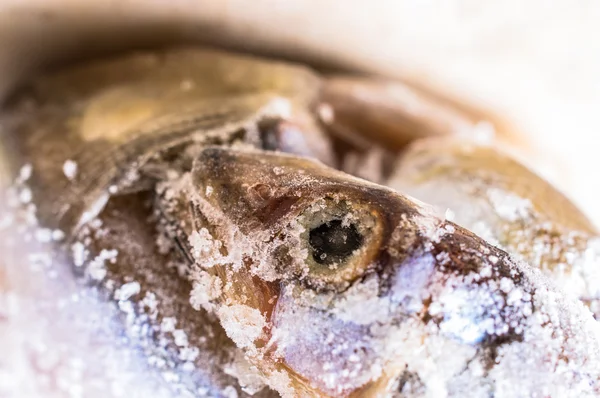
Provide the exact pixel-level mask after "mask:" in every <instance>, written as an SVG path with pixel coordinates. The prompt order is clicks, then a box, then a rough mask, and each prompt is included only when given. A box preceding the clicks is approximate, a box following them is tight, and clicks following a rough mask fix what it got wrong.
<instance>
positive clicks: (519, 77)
mask: <svg viewBox="0 0 600 398" xmlns="http://www.w3.org/2000/svg"><path fill="white" fill-rule="evenodd" d="M598 20H600V3H598V2H595V1H587V0H577V1H571V0H556V1H553V2H546V1H543V0H529V1H527V2H523V1H520V0H507V1H503V2H492V1H477V0H454V1H440V0H424V1H418V2H415V1H409V0H406V1H405V0H379V1H374V2H368V3H366V2H363V1H335V0H279V1H278V0H258V1H252V2H248V1H241V0H233V1H232V0H203V1H196V0H170V1H168V2H165V1H157V0H150V1H148V0H120V1H101V2H100V1H97V2H87V1H86V2H83V1H79V0H27V1H25V0H3V1H2V2H0V95H2V94H5V93H6V92H7V90H9V88H10V87H12V86H13V85H14V84H15V82H17V81H18V80H19V79H20V78H22V77H23V76H26V75H27V74H29V73H31V72H32V71H34V70H36V69H38V68H41V67H44V66H47V65H52V64H55V63H57V62H61V61H64V60H67V59H73V58H81V57H85V56H91V55H94V54H97V53H107V52H113V51H117V50H122V49H126V48H132V47H148V46H155V45H160V44H168V43H174V42H176V43H181V42H186V43H190V42H204V43H206V42H208V43H212V44H218V45H226V46H228V47H233V48H237V49H242V50H247V51H253V52H259V53H266V54H275V55H278V56H282V57H286V58H291V59H294V60H300V61H308V62H311V63H313V64H316V65H319V66H327V67H334V68H344V69H352V70H360V71H367V72H374V73H378V74H383V75H386V76H390V77H395V78H400V79H402V80H405V81H407V82H410V83H412V84H417V85H420V86H422V87H426V88H430V89H431V90H433V91H435V92H438V93H443V94H444V95H445V96H448V97H450V98H453V99H454V100H456V101H459V102H461V103H464V104H468V105H469V106H472V107H475V108H477V109H479V110H481V111H483V112H484V113H485V114H486V115H488V118H492V119H493V120H494V121H495V126H496V128H501V129H508V130H511V132H513V133H516V134H518V135H519V136H520V137H521V138H522V139H523V141H524V142H528V143H529V148H530V149H531V151H530V152H528V153H529V156H525V159H524V160H525V161H526V162H528V163H529V164H530V165H533V166H534V167H536V168H537V169H538V171H540V172H541V173H542V174H543V175H544V176H545V177H546V178H548V179H549V180H551V181H552V182H554V183H555V184H557V185H558V186H559V188H561V189H562V190H563V191H564V192H565V193H566V194H567V195H568V196H570V197H571V198H573V199H574V200H575V201H576V202H577V203H579V204H580V205H581V206H582V207H583V208H584V210H585V211H586V212H587V213H588V214H589V215H590V216H591V217H592V218H593V220H594V221H595V222H596V224H600V208H598V207H597V206H596V202H595V199H596V197H597V194H598V193H599V192H600V179H599V178H598V177H597V176H596V173H595V171H596V170H598V164H599V163H600V156H598V155H597V151H598V149H600V144H597V143H596V137H597V132H598V131H600V115H599V113H598V105H599V104H600V74H599V73H598V70H600V40H598V37H600V32H599V31H600V27H598V24H597V21H598ZM499 126H500V127H499ZM527 158H529V159H527ZM532 160H534V161H532Z"/></svg>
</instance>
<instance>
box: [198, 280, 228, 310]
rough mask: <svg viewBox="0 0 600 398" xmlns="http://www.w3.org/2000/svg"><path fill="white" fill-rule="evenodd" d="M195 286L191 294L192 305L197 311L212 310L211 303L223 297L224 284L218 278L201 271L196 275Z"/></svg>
mask: <svg viewBox="0 0 600 398" xmlns="http://www.w3.org/2000/svg"><path fill="white" fill-rule="evenodd" d="M194 279H195V280H194V286H193V288H192V291H191V293H190V304H191V305H192V307H194V309H195V310H199V309H200V308H205V309H206V310H208V311H210V310H211V309H212V305H211V302H212V301H213V300H215V299H217V298H219V297H220V296H221V293H222V288H223V282H222V281H221V278H219V277H218V276H214V275H211V274H209V273H208V272H206V271H200V272H198V273H197V274H196V275H194Z"/></svg>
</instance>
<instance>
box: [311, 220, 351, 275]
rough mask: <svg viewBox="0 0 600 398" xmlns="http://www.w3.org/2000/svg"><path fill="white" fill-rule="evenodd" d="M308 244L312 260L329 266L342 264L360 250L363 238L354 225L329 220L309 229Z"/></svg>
mask: <svg viewBox="0 0 600 398" xmlns="http://www.w3.org/2000/svg"><path fill="white" fill-rule="evenodd" d="M308 242H309V245H310V254H311V256H312V259H313V260H314V261H315V262H317V263H319V264H323V265H331V264H336V263H342V262H344V261H345V260H346V259H347V258H348V257H350V256H351V255H352V253H353V252H354V251H355V250H358V249H360V247H361V246H362V243H363V237H362V235H361V234H360V233H359V232H358V230H357V228H356V225H354V224H349V225H344V224H343V223H342V220H331V221H328V222H325V223H323V224H321V225H319V226H318V227H316V228H313V229H311V230H310V232H309V240H308Z"/></svg>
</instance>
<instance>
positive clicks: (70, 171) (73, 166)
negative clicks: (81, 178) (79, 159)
mask: <svg viewBox="0 0 600 398" xmlns="http://www.w3.org/2000/svg"><path fill="white" fill-rule="evenodd" d="M63 173H64V174H65V177H67V179H69V180H71V181H72V180H73V179H74V178H75V176H77V163H76V162H75V161H73V160H71V159H69V160H67V161H65V163H64V164H63Z"/></svg>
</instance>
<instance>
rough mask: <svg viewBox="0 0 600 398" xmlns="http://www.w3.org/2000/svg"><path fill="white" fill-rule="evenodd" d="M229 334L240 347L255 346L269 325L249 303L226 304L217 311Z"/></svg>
mask: <svg viewBox="0 0 600 398" xmlns="http://www.w3.org/2000/svg"><path fill="white" fill-rule="evenodd" d="M217 315H218V316H219V319H220V320H221V325H223V328H224V329H225V332H226V333H227V336H229V338H230V339H231V340H233V342H234V343H235V344H236V345H237V346H238V347H240V348H250V347H253V345H254V341H255V340H256V339H258V338H259V337H260V336H261V335H262V334H263V329H264V328H265V327H266V326H267V321H266V320H265V317H264V316H263V315H262V314H261V313H260V311H259V310H257V309H256V308H252V307H248V306H247V305H242V304H234V305H224V306H222V307H221V308H219V310H218V311H217Z"/></svg>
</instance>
